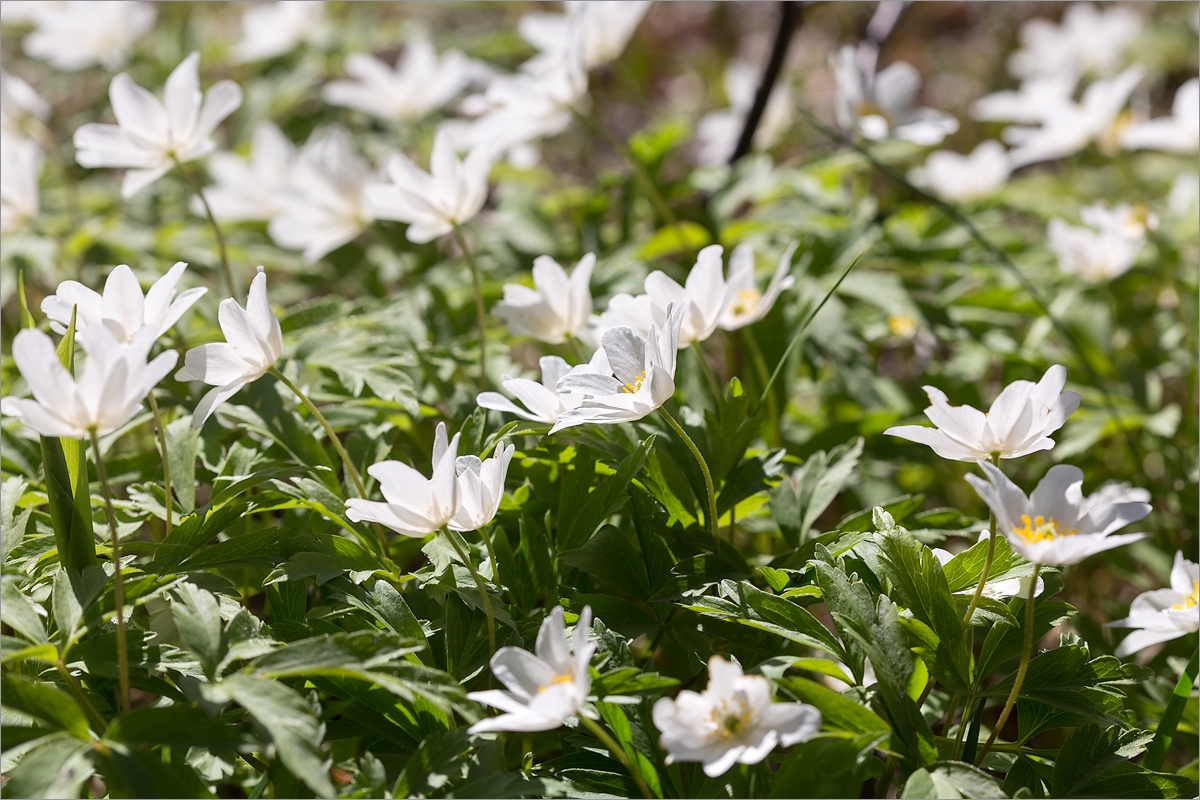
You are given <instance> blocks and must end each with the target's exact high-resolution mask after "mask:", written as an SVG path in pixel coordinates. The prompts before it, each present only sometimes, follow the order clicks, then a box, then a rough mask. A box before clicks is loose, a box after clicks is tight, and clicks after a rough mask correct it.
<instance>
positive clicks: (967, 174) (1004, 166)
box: [909, 140, 1012, 203]
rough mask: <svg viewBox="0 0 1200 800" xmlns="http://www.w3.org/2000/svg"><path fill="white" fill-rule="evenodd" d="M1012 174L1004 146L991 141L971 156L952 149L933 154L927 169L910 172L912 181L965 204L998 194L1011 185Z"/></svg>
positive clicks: (984, 143) (921, 168)
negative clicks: (951, 150) (1004, 186)
mask: <svg viewBox="0 0 1200 800" xmlns="http://www.w3.org/2000/svg"><path fill="white" fill-rule="evenodd" d="M1011 172H1012V167H1011V166H1010V165H1009V163H1008V154H1007V153H1006V152H1005V150H1004V145H1002V144H1000V143H999V142H996V141H991V140H989V141H986V142H983V143H981V144H980V145H979V146H978V147H976V148H975V150H974V152H972V153H971V155H969V156H963V155H959V154H958V153H953V152H950V151H948V150H939V151H937V152H936V153H930V154H929V157H928V158H927V159H925V166H923V167H919V168H917V169H914V170H913V171H912V172H910V173H909V179H910V180H911V181H912V182H913V183H915V184H917V185H918V186H925V187H928V188H930V189H932V190H933V191H934V193H935V194H937V195H940V196H941V197H943V198H945V199H947V200H953V201H955V202H960V203H961V202H967V201H971V200H979V199H981V198H984V197H987V196H988V195H990V194H993V193H995V191H996V190H997V189H999V188H1000V187H1001V186H1003V185H1004V184H1005V183H1007V182H1008V176H1009V175H1010V174H1011Z"/></svg>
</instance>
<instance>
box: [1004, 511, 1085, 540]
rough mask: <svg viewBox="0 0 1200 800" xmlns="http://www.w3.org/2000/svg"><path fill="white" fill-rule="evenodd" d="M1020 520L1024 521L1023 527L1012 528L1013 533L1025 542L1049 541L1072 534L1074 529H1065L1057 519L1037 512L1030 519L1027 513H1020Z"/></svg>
mask: <svg viewBox="0 0 1200 800" xmlns="http://www.w3.org/2000/svg"><path fill="white" fill-rule="evenodd" d="M1021 522H1023V523H1025V525H1024V526H1023V527H1020V528H1014V529H1013V534H1014V535H1016V536H1020V537H1021V538H1022V539H1023V540H1024V541H1025V544H1037V543H1038V542H1049V541H1053V540H1054V539H1061V538H1062V537H1064V536H1074V535H1075V533H1076V531H1075V529H1074V528H1071V529H1069V530H1067V529H1066V528H1064V527H1063V526H1062V525H1061V524H1059V522H1058V520H1056V519H1054V518H1053V517H1051V518H1050V519H1046V518H1045V517H1043V516H1042V515H1041V514H1038V515H1037V516H1036V517H1034V518H1033V519H1032V520H1030V519H1029V515H1028V514H1022V515H1021Z"/></svg>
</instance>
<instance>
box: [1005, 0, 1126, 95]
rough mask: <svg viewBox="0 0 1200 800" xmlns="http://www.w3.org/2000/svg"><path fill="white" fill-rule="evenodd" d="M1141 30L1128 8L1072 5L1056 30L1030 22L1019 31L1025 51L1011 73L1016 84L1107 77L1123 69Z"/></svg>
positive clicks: (1040, 22)
mask: <svg viewBox="0 0 1200 800" xmlns="http://www.w3.org/2000/svg"><path fill="white" fill-rule="evenodd" d="M1141 28H1142V20H1141V17H1140V16H1139V15H1138V13H1137V12H1136V11H1133V10H1132V9H1129V8H1126V7H1124V6H1118V5H1106V6H1105V7H1104V8H1102V9H1101V8H1097V7H1096V6H1094V5H1092V4H1091V3H1071V4H1070V5H1068V6H1067V8H1066V11H1064V12H1063V15H1062V22H1061V23H1060V24H1058V25H1056V24H1054V23H1053V22H1051V21H1049V20H1045V19H1031V20H1029V21H1028V22H1026V23H1025V24H1023V25H1022V26H1021V29H1020V30H1019V31H1018V32H1017V37H1018V38H1019V39H1020V41H1021V47H1020V49H1018V50H1017V51H1015V52H1014V53H1013V54H1012V55H1010V56H1009V57H1008V71H1009V72H1010V73H1012V74H1013V75H1014V76H1016V77H1018V78H1034V77H1040V76H1047V75H1071V76H1074V77H1075V78H1076V79H1078V78H1081V77H1084V76H1085V75H1088V74H1093V75H1108V74H1111V73H1113V72H1115V71H1116V70H1117V69H1119V68H1120V66H1121V65H1122V64H1123V63H1124V58H1125V49H1126V47H1127V46H1128V45H1129V43H1130V42H1132V41H1133V40H1134V39H1135V38H1137V35H1138V32H1139V31H1140V30H1141Z"/></svg>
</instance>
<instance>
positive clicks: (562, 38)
mask: <svg viewBox="0 0 1200 800" xmlns="http://www.w3.org/2000/svg"><path fill="white" fill-rule="evenodd" d="M563 6H564V8H565V10H566V13H565V14H546V13H542V12H536V11H535V12H532V13H529V14H526V15H525V16H523V17H521V19H520V21H519V22H518V23H517V31H518V32H519V33H520V34H521V36H522V37H523V38H524V39H525V41H527V42H529V43H530V44H531V45H533V46H534V47H536V48H537V49H538V50H540V51H541V53H540V54H539V55H537V56H534V57H533V58H531V59H530V60H529V61H527V62H526V63H525V64H524V65H522V69H523V70H525V71H526V72H534V73H537V72H543V71H546V70H548V69H553V68H555V67H556V66H557V65H558V64H559V63H561V60H562V59H563V58H564V57H565V56H566V50H567V48H568V47H570V46H571V45H572V39H571V26H572V25H573V24H576V21H577V20H578V24H581V26H582V28H583V35H582V40H581V41H580V42H579V44H578V45H577V46H578V47H579V48H580V49H581V51H582V62H583V68H584V69H588V70H590V69H595V68H596V67H602V66H604V65H605V64H608V63H609V62H611V61H615V60H616V58H617V57H618V56H620V55H621V53H622V52H623V51H624V50H625V46H626V45H627V44H629V40H630V38H631V37H632V36H633V33H634V31H636V30H637V27H638V25H640V24H641V22H642V18H643V17H645V16H646V12H647V11H649V10H650V3H649V1H648V0H603V2H597V0H581V1H580V2H572V3H563Z"/></svg>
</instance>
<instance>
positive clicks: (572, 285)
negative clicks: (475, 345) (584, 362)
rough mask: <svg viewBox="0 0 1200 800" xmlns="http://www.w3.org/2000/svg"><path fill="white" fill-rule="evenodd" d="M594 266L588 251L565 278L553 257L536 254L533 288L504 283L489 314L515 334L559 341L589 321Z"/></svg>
mask: <svg viewBox="0 0 1200 800" xmlns="http://www.w3.org/2000/svg"><path fill="white" fill-rule="evenodd" d="M595 265H596V256H595V254H594V253H588V254H587V255H585V256H584V257H583V258H581V259H579V263H578V264H577V265H576V266H575V269H574V271H573V272H572V273H571V275H570V277H568V276H567V271H566V270H564V269H563V268H562V267H561V266H559V264H558V262H557V261H555V260H554V259H553V258H551V257H550V256H538V257H537V258H536V259H534V262H533V288H532V289H530V288H529V287H528V286H522V285H521V284H519V283H506V284H504V299H503V300H501V301H500V302H499V303H497V304H496V305H495V306H494V307H493V308H492V313H494V314H495V315H496V316H498V317H500V318H501V319H503V320H504V321H505V322H507V323H508V329H509V330H510V331H511V332H512V334H513V335H514V336H528V337H530V338H533V339H537V340H538V341H539V342H546V343H547V344H562V343H563V342H565V341H567V339H569V338H571V337H573V336H576V335H577V334H578V333H579V332H580V331H581V330H583V329H584V328H585V327H586V326H587V324H588V318H589V316H590V315H591V313H592V290H591V285H590V284H591V280H592V268H593V267H594V266H595Z"/></svg>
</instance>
